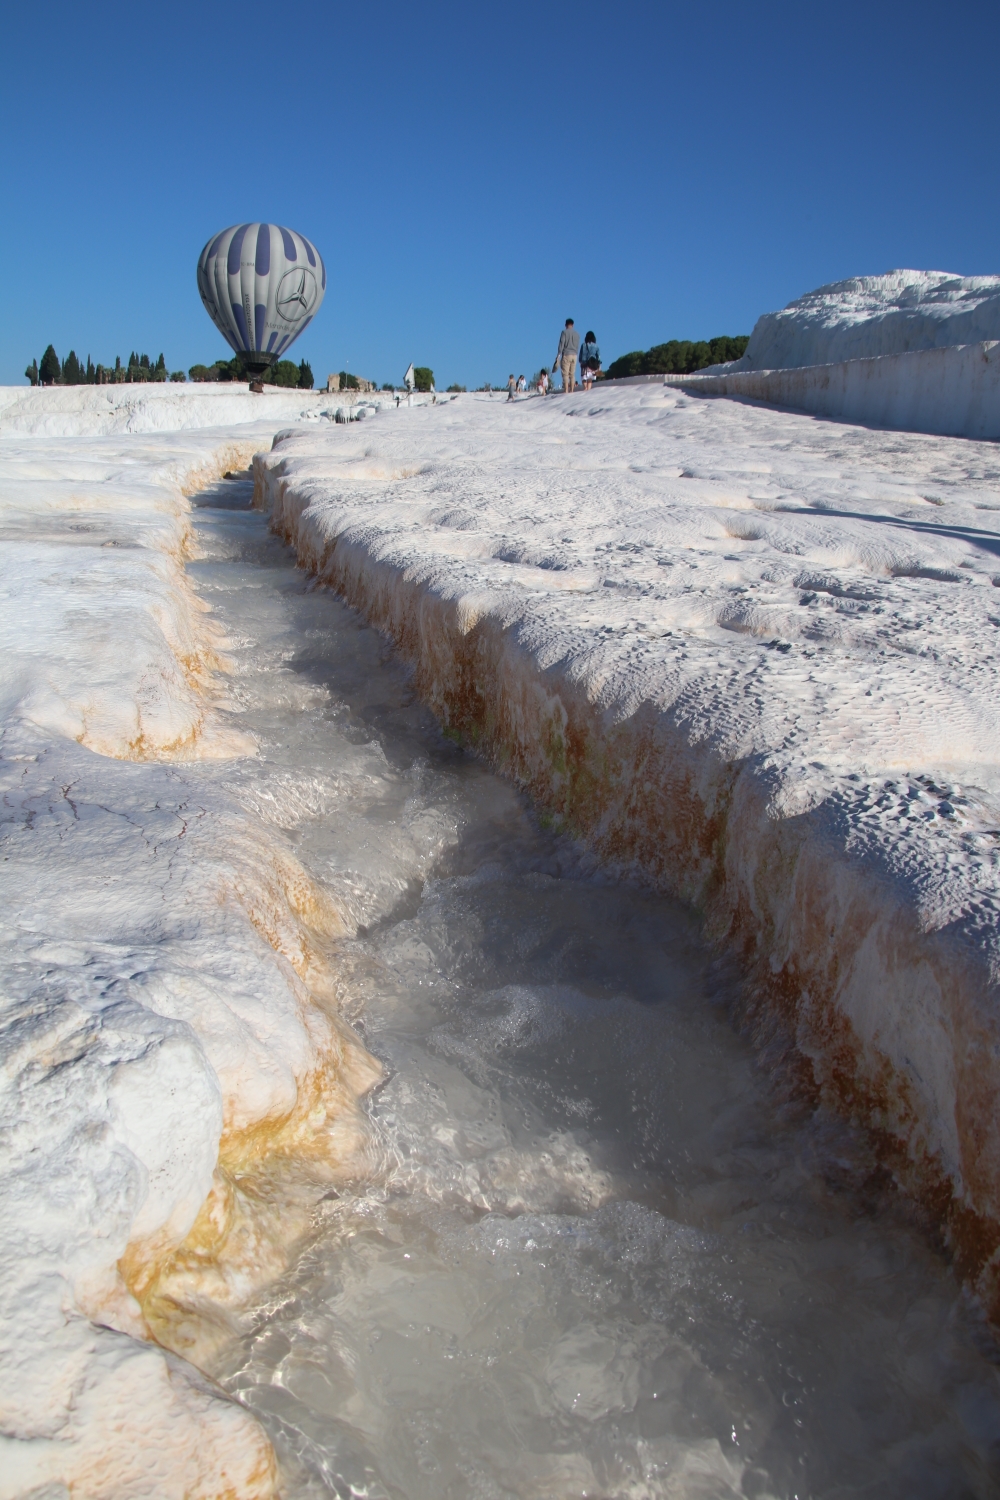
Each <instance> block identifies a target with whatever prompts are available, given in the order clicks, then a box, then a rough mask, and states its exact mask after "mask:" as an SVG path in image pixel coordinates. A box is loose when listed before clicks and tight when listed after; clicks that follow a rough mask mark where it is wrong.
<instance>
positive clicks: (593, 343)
mask: <svg viewBox="0 0 1000 1500" xmlns="http://www.w3.org/2000/svg"><path fill="white" fill-rule="evenodd" d="M600 368H601V351H600V349H598V347H597V337H596V335H595V334H594V333H593V331H591V332H590V333H588V334H587V337H586V338H585V339H584V341H583V343H582V344H581V345H580V379H581V380H582V381H583V388H584V390H585V391H589V390H590V388H591V387H592V385H593V384H594V381H595V380H596V379H597V372H598V370H599V369H600Z"/></svg>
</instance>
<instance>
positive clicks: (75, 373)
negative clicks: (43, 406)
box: [62, 349, 83, 385]
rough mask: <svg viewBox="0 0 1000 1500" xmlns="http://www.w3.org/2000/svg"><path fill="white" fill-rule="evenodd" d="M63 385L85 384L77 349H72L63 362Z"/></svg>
mask: <svg viewBox="0 0 1000 1500" xmlns="http://www.w3.org/2000/svg"><path fill="white" fill-rule="evenodd" d="M62 383H63V385H82V384H83V371H82V370H81V369H80V361H79V360H78V359H77V357H76V350H75V349H71V350H70V351H69V353H68V354H67V356H66V358H65V359H64V360H63V367H62Z"/></svg>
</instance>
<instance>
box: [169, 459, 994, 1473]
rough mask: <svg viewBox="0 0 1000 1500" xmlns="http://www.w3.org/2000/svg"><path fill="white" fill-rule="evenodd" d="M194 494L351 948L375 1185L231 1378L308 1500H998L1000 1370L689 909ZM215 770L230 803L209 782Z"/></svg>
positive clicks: (333, 1205)
mask: <svg viewBox="0 0 1000 1500" xmlns="http://www.w3.org/2000/svg"><path fill="white" fill-rule="evenodd" d="M249 499H250V486H249V485H248V484H247V483H246V482H245V481H244V480H242V479H241V480H236V481H232V480H231V481H228V482H226V483H223V484H221V485H218V486H216V487H214V488H213V489H212V490H210V491H206V492H205V493H204V494H203V495H202V496H200V497H199V504H200V506H201V507H202V508H201V510H200V516H199V521H198V533H199V537H200V540H201V544H202V550H203V557H202V559H201V560H200V561H199V562H197V563H195V564H193V565H192V575H193V578H194V581H195V583H196V585H197V586H198V588H199V590H200V592H201V593H202V595H203V597H204V598H205V599H206V600H208V602H209V603H210V604H211V605H212V606H213V608H214V609H215V611H216V615H217V618H218V619H219V621H220V622H221V623H222V624H223V625H224V627H225V628H226V629H227V631H228V632H229V636H230V646H231V654H232V656H233V659H234V661H235V664H236V669H237V670H236V675H235V676H234V678H233V679H232V684H231V688H230V702H229V710H230V712H231V713H232V714H233V715H234V717H235V718H236V720H237V722H238V724H239V727H240V728H242V729H245V730H248V731H250V732H252V733H253V734H254V735H255V736H256V737H257V739H258V742H259V744H260V755H259V757H258V758H257V759H255V760H253V761H246V762H240V763H237V764H236V765H234V766H231V767H230V768H229V769H228V771H227V772H226V773H225V774H226V775H227V777H228V779H229V781H230V784H231V785H232V786H233V787H234V789H235V790H236V791H237V793H238V795H240V797H241V798H242V799H243V801H244V803H245V805H246V806H247V807H248V809H249V810H250V812H251V813H252V814H253V815H255V816H258V817H260V818H263V819H265V820H267V821H269V822H270V823H272V824H273V825H274V826H275V828H276V829H280V830H281V831H282V835H281V836H283V837H287V838H289V839H291V840H292V842H293V843H294V845H295V850H296V854H297V856H298V858H299V859H301V860H302V862H303V863H304V864H305V865H306V867H307V868H308V869H309V871H310V873H311V874H312V875H313V877H314V878H315V879H316V880H317V881H318V882H319V883H320V884H321V885H322V886H324V888H325V889H327V890H328V891H329V892H330V893H331V895H332V896H333V897H334V898H335V899H336V901H337V902H338V904H339V905H340V907H341V909H342V910H343V911H344V912H345V913H346V914H347V917H348V920H349V922H350V923H351V924H353V927H354V930H355V935H354V936H352V937H351V938H350V939H348V940H345V941H343V942H342V943H341V944H340V946H339V950H338V952H337V955H336V972H337V975H338V981H337V982H338V984H339V986H340V1002H341V1005H342V1008H343V1010H344V1013H345V1014H346V1015H347V1016H348V1018H349V1019H350V1020H351V1021H352V1022H353V1024H354V1025H355V1026H356V1028H357V1029H358V1030H359V1031H360V1033H361V1035H362V1037H363V1039H364V1041H365V1044H366V1045H367V1046H368V1048H369V1049H370V1050H371V1051H372V1052H374V1053H375V1054H376V1056H378V1057H379V1058H380V1059H381V1061H382V1062H383V1064H384V1066H385V1070H386V1078H385V1082H384V1084H383V1085H382V1086H381V1087H380V1088H379V1089H378V1091H377V1092H376V1094H375V1095H374V1097H372V1098H371V1100H370V1102H369V1109H370V1124H371V1130H372V1132H373V1136H374V1140H375V1143H376V1147H377V1149H376V1151H375V1153H374V1156H375V1159H376V1161H377V1166H376V1169H375V1170H374V1172H373V1173H372V1176H371V1177H370V1179H369V1180H367V1181H366V1182H363V1183H359V1184H357V1186H356V1188H355V1189H354V1190H353V1191H344V1192H342V1193H340V1194H339V1195H334V1196H331V1197H329V1198H328V1199H327V1200H325V1201H324V1202H323V1203H322V1204H321V1206H320V1209H319V1211H318V1213H317V1215H316V1223H315V1232H314V1235H313V1237H312V1240H311V1242H310V1244H309V1246H308V1248H307V1249H306V1251H305V1252H304V1253H303V1254H302V1256H301V1257H300V1259H299V1260H298V1262H297V1264H296V1265H295V1267H294V1269H293V1270H292V1271H291V1272H290V1273H289V1274H288V1275H287V1276H286V1277H285V1278H284V1279H283V1280H282V1281H281V1282H280V1283H279V1284H278V1285H276V1286H274V1287H273V1288H272V1289H271V1291H270V1294H269V1295H268V1296H267V1298H266V1299H265V1300H264V1301H262V1302H261V1303H260V1305H258V1306H256V1307H253V1308H251V1309H249V1310H248V1311H247V1313H246V1316H245V1319H244V1323H243V1326H242V1329H241V1331H240V1333H239V1335H238V1336H237V1337H235V1338H234V1339H233V1341H232V1342H231V1344H230V1345H229V1346H228V1348H227V1349H226V1350H225V1352H224V1353H223V1354H221V1355H220V1356H219V1362H218V1365H217V1367H216V1368H215V1369H214V1370H213V1371H212V1373H213V1374H214V1375H215V1376H216V1378H217V1379H218V1380H220V1382H221V1383H222V1384H223V1386H224V1387H225V1388H226V1389H227V1390H228V1391H229V1392H230V1393H231V1394H232V1395H233V1396H234V1398H235V1399H237V1400H239V1401H241V1402H243V1403H244V1404H245V1405H246V1406H248V1407H249V1408H250V1409H251V1410H252V1411H253V1412H254V1413H255V1414H256V1415H257V1416H258V1417H259V1419H260V1420H261V1422H262V1423H263V1424H264V1426H265V1427H266V1429H267V1430H268V1432H269V1433H270V1435H271V1437H272V1439H273V1441H274V1443H275V1446H276V1448H277V1451H278V1454H279V1458H280V1461H281V1464H282V1470H283V1474H284V1479H285V1488H284V1491H283V1492H284V1493H285V1494H286V1495H287V1496H289V1497H296V1500H306V1497H319V1496H323V1495H338V1496H343V1497H348V1496H366V1497H369V1500H388V1497H392V1500H403V1497H406V1500H445V1497H447V1500H465V1497H469V1500H473V1497H474V1500H500V1497H504V1500H506V1497H513V1496H516V1497H524V1500H536V1497H538V1500H564V1497H570V1496H593V1497H612V1496H615V1497H617V1496H622V1497H626V1496H627V1497H634V1500H647V1497H648V1500H653V1497H671V1500H673V1497H677V1500H680V1497H692V1500H694V1497H698V1500H715V1497H726V1496H747V1497H752V1496H760V1497H763V1496H781V1497H792V1496H799V1497H800V1500H805V1497H806V1496H816V1497H818V1496H824V1497H826V1496H830V1497H833V1496H837V1497H841V1496H847V1495H855V1494H858V1495H860V1494H864V1495H865V1496H880V1497H881V1496H885V1497H889V1496H908V1497H912V1496H920V1497H923V1496H927V1497H938V1496H940V1497H942V1500H944V1497H954V1496H960V1495H968V1496H976V1497H980V1496H982V1497H986V1496H988V1495H993V1494H995V1493H997V1490H998V1484H1000V1383H998V1366H997V1360H996V1355H995V1351H994V1346H993V1344H992V1341H991V1339H990V1337H989V1336H988V1334H987V1332H986V1330H985V1329H984V1327H983V1326H982V1324H981V1322H980V1321H979V1320H978V1318H977V1316H976V1314H975V1312H974V1310H973V1309H971V1308H970V1307H969V1306H968V1305H967V1304H966V1302H965V1301H964V1299H963V1297H962V1296H961V1294H960V1293H959V1292H958V1290H957V1288H956V1285H955V1282H954V1280H953V1278H952V1276H951V1275H950V1273H949V1272H948V1270H947V1269H946V1267H945V1266H944V1264H943V1263H942V1261H941V1260H940V1259H939V1258H938V1257H937V1256H936V1255H935V1254H934V1252H933V1251H932V1249H931V1248H930V1246H929V1244H928V1241H927V1239H926V1237H925V1236H924V1235H923V1234H922V1233H920V1232H919V1231H918V1230H917V1229H916V1228H915V1227H914V1226H913V1225H912V1224H911V1223H910V1222H909V1220H908V1218H907V1215H906V1213H905V1212H904V1210H903V1208H902V1207H901V1206H900V1205H899V1204H898V1203H896V1202H895V1201H894V1200H893V1199H892V1197H891V1195H888V1194H887V1193H886V1192H885V1191H884V1189H876V1188H873V1187H872V1183H873V1182H875V1181H876V1180H877V1177H876V1174H875V1173H874V1172H873V1164H872V1162H871V1161H870V1160H869V1159H868V1157H867V1154H866V1151H865V1148H864V1145H863V1143H862V1142H860V1141H859V1140H858V1139H856V1138H855V1137H854V1136H853V1135H852V1134H851V1133H850V1132H849V1131H848V1130H846V1129H845V1128H843V1127H842V1126H840V1125H838V1124H837V1123H836V1122H834V1121H831V1120H829V1119H826V1118H824V1117H823V1116H822V1115H807V1114H806V1113H805V1112H804V1111H803V1110H802V1109H801V1108H799V1109H795V1108H793V1107H791V1106H789V1105H788V1104H787V1103H786V1104H782V1102H781V1101H780V1100H779V1099H778V1097H777V1096H776V1092H775V1089H774V1088H773V1086H772V1085H771V1084H769V1082H768V1080H767V1079H766V1078H765V1077H764V1076H763V1075H762V1073H761V1071H760V1069H759V1067H758V1065H757V1064H756V1063H755V1060H754V1057H753V1055H752V1054H751V1052H750V1050H749V1048H748V1046H747V1044H746V1043H745V1041H744V1040H743V1039H741V1038H740V1037H739V1036H738V1035H737V1033H736V1031H735V1029H734V1027H733V1025H732V1021H731V1014H732V1009H733V1003H734V1000H735V999H736V998H737V993H738V982H737V979H736V977H735V976H734V975H733V974H732V973H731V972H730V971H729V970H728V969H727V967H726V966H725V964H723V963H720V962H719V961H718V959H717V958H715V957H714V956H713V955H712V953H711V952H710V951H709V950H708V949H707V948H706V947H705V945H704V944H703V943H702V941H701V939H700V935H699V931H698V927H697V924H696V922H695V920H694V918H693V917H692V916H691V914H690V913H688V912H686V911H685V910H683V909H682V908H680V907H678V906H677V905H675V904H672V903H670V902H668V901H666V900H663V899H661V898H658V897H654V896H651V895H649V894H648V893H644V892H643V891H641V890H631V889H628V888H626V887H623V886H620V885H612V884H608V883H604V882H602V881H601V879H600V872H599V871H596V870H594V869H593V868H592V867H591V865H590V864H589V863H588V860H587V858H586V856H585V854H583V853H582V852H581V851H580V850H578V849H576V848H574V847H573V846H572V845H571V844H570V843H568V842H567V841H566V840H564V839H560V838H558V837H556V836H555V835H554V834H553V833H551V832H547V831H545V830H544V829H543V828H541V827H540V826H539V824H538V822H537V821H536V819H535V818H534V817H533V816H532V814H531V811H530V809H529V808H528V807H527V806H526V804H525V803H524V801H523V799H522V798H521V797H520V796H519V795H518V794H517V793H516V792H515V791H514V789H512V788H511V787H510V786H509V785H508V784H506V783H504V782H503V781H501V780H500V779H498V778H497V777H495V776H494V775H492V774H491V773H490V772H489V771H488V770H487V769H486V768H485V767H484V766H483V765H482V764H480V763H479V762H478V761H477V760H476V759H475V758H474V757H472V756H471V755H468V754H466V753H465V752H464V751H463V750H462V749H461V748H460V747H458V746H456V745H454V744H452V743H451V742H450V741H449V740H447V739H446V738H445V737H444V736H443V735H442V734H441V732H440V730H439V729H438V727H437V726H436V724H435V723H434V721H433V719H432V718H431V717H430V716H429V714H428V713H427V712H426V711H425V710H424V709H423V708H422V707H421V706H420V704H419V703H418V702H417V701H416V700H415V698H414V694H413V691H412V686H411V683H410V680H409V676H408V674H407V672H406V670H405V668H404V667H403V665H402V664H401V663H400V662H399V661H398V659H396V658H395V657H394V656H393V655H392V653H391V652H390V651H389V650H388V648H387V647H386V646H385V645H384V643H383V642H382V641H381V640H380V638H379V637H378V636H377V635H376V634H375V633H374V632H372V631H371V630H369V629H367V628H366V627H365V626H364V625H363V624H362V623H361V621H360V620H359V618H358V617H357V615H355V614H354V613H352V612H351V611H349V610H348V609H346V608H345V607H344V606H343V605H342V604H340V603H339V602H338V601H337V600H336V599H335V598H334V597H333V596H332V595H330V594H329V593H327V592H325V591H322V590H315V589H312V588H311V586H310V583H309V581H308V580H307V579H306V578H305V576H304V575H303V574H302V573H301V572H300V571H297V570H296V569H295V568H294V564H293V559H292V557H291V554H290V553H289V551H288V550H287V549H286V548H284V547H283V546H282V545H281V544H280V542H278V541H277V540H276V539H275V538H273V537H271V536H270V535H269V534H268V532H267V527H266V521H265V519H264V518H263V517H261V516H260V515H258V514H256V513H254V512H252V511H250V510H249ZM206 774H210V773H209V772H206Z"/></svg>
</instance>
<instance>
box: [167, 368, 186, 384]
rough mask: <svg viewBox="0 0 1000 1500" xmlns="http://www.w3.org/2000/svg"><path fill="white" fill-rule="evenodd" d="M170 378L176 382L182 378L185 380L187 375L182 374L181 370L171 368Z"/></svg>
mask: <svg viewBox="0 0 1000 1500" xmlns="http://www.w3.org/2000/svg"><path fill="white" fill-rule="evenodd" d="M170 379H171V380H172V381H173V382H174V383H175V384H177V383H179V382H180V381H182V380H187V376H186V375H185V374H184V371H183V370H172V371H171V373H170Z"/></svg>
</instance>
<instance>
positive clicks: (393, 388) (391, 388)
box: [382, 381, 396, 391]
mask: <svg viewBox="0 0 1000 1500" xmlns="http://www.w3.org/2000/svg"><path fill="white" fill-rule="evenodd" d="M382 389H383V390H384V391H394V390H395V389H396V387H395V386H394V385H390V384H389V382H388V381H386V383H385V385H384V386H383V387H382Z"/></svg>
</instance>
